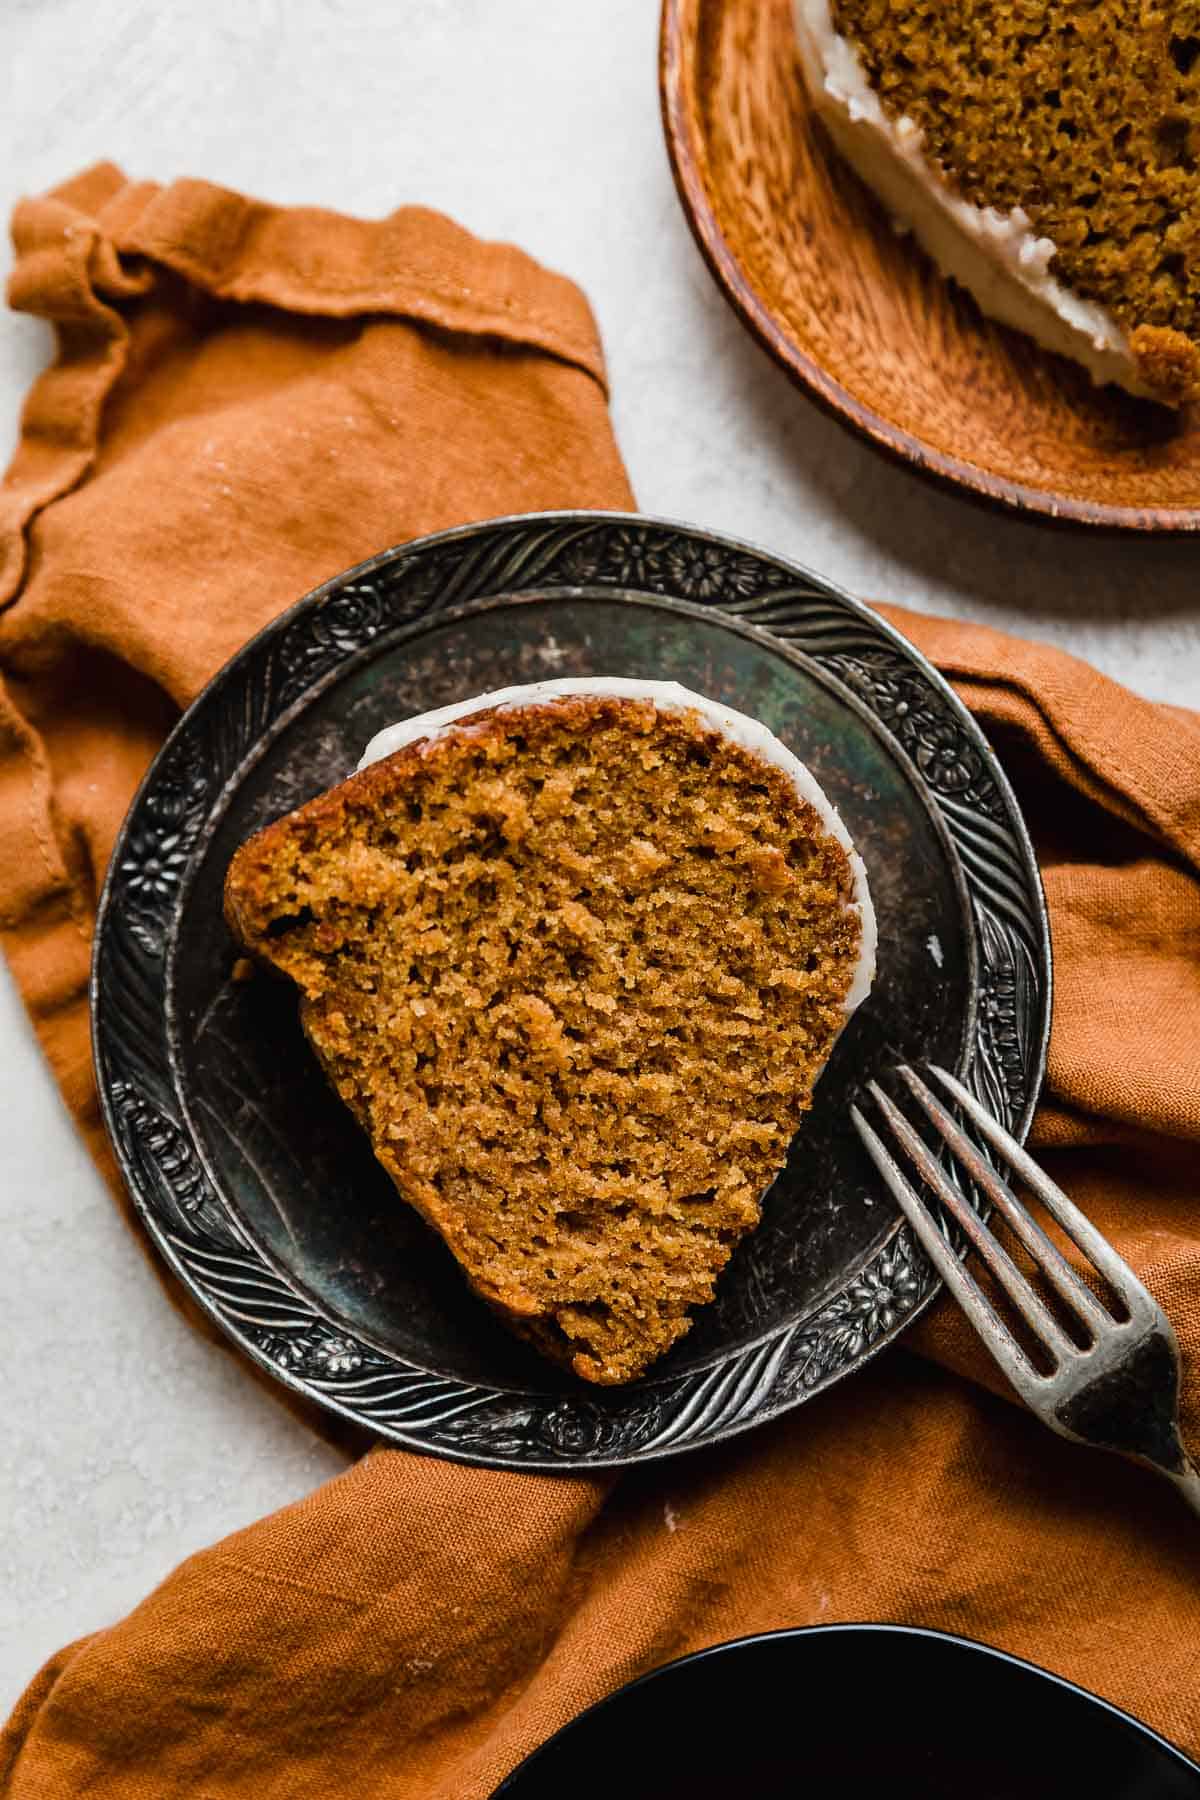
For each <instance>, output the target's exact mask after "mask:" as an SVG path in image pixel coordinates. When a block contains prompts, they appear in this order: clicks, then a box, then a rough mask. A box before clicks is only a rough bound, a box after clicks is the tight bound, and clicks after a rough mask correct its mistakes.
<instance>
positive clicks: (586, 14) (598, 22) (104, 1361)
mask: <svg viewBox="0 0 1200 1800" xmlns="http://www.w3.org/2000/svg"><path fill="white" fill-rule="evenodd" d="M656 13H657V7H656V5H655V0H602V4H601V5H598V6H597V5H587V4H585V0H557V3H556V4H548V3H547V0H398V3H397V0H340V3H339V0H158V3H157V4H156V5H154V6H148V5H146V4H145V0H2V3H0V182H2V183H3V192H0V206H2V207H3V208H4V209H5V210H6V211H7V209H8V208H9V207H10V206H11V203H12V202H13V201H14V200H15V199H16V198H17V196H18V195H19V194H21V193H25V192H34V191H37V190H39V189H41V188H43V187H46V186H49V185H51V184H52V183H55V182H57V181H60V180H62V179H64V178H65V177H66V176H68V175H70V174H72V173H74V172H75V171H76V170H78V169H79V168H81V167H83V166H84V165H85V164H87V163H89V162H93V161H95V160H97V159H99V158H100V157H111V158H113V159H114V160H115V161H117V162H119V163H121V164H122V165H123V166H124V168H125V169H126V171H127V173H129V174H130V175H134V176H139V177H152V178H156V179H159V180H167V179H170V178H171V177H173V176H176V175H199V176H206V177H208V178H209V179H211V180H214V181H218V182H225V183H228V184H230V185H232V186H236V187H239V188H242V189H244V190H247V191H249V192H252V193H255V194H258V195H261V196H263V197H264V198H268V199H271V200H275V201H284V202H312V203H318V204H322V205H326V206H331V207H340V208H343V209H345V210H347V211H350V212H356V213H362V214H367V215H372V214H380V213H385V212H388V211H390V210H391V209H392V208H393V207H395V206H397V205H400V204H402V203H403V202H406V201H418V202H421V203H423V204H425V205H429V206H435V207H440V208H443V209H444V210H445V211H447V212H449V213H451V214H452V215H453V216H454V217H455V218H456V219H458V220H459V221H460V222H461V223H462V224H464V225H466V226H468V227H470V228H471V229H472V230H474V231H476V232H478V233H480V234H481V235H483V236H487V237H500V238H510V239H513V240H515V241H516V242H517V243H519V244H521V245H523V246H524V247H525V248H526V249H528V250H530V251H531V252H532V253H533V254H534V255H536V256H538V257H540V258H541V259H542V260H544V261H546V262H548V263H550V264H551V265H553V266H554V267H556V268H558V269H561V270H563V271H564V272H565V273H566V274H569V275H571V276H573V277H574V278H575V279H576V280H577V281H579V282H581V283H582V284H583V285H584V287H585V288H586V289H587V291H588V293H589V294H590V296H591V299H592V303H593V305H594V307H595V309H596V311H597V314H598V315H599V319H600V324H601V328H602V330H603V333H604V338H605V343H606V346H607V351H608V357H609V364H610V369H611V373H612V379H613V393H614V409H615V415H616V423H617V429H618V434H619V437H620V441H621V444H622V447H623V449H624V452H625V456H626V459H627V461H628V464H629V468H630V472H631V475H632V478H633V483H634V487H635V489H636V491H637V493H638V496H639V499H640V502H641V504H642V506H643V507H644V508H645V509H646V510H647V511H649V512H656V513H660V514H664V515H667V516H670V517H675V518H680V519H686V520H690V521H694V522H696V523H698V524H701V525H704V526H709V527H713V528H716V529H724V530H728V531H731V532H734V533H737V534H739V535H741V536H743V537H748V538H751V539H755V540H757V541H759V542H761V543H763V544H764V545H767V546H769V547H771V548H772V549H776V550H779V551H782V552H785V553H786V554H789V555H791V556H794V557H796V558H798V559H799V560H801V561H802V562H805V563H808V564H809V565H811V567H812V568H814V569H816V570H818V571H820V572H821V573H823V574H826V575H830V576H832V577H834V578H835V579H836V580H838V581H840V582H842V583H843V584H845V585H846V586H848V587H850V588H853V589H854V590H856V591H857V592H859V593H862V594H866V595H877V596H883V597H887V598H890V599H895V600H898V601H904V602H907V604H909V605H911V606H915V607H919V608H922V609H924V610H926V611H943V612H948V613H957V614H960V615H965V616H968V617H971V618H977V619H983V620H987V621H988V622H989V623H993V624H997V625H1001V626H1006V627H1009V628H1012V629H1014V630H1017V631H1021V632H1024V633H1026V634H1027V635H1030V636H1034V637H1042V638H1047V639H1051V640H1053V641H1054V642H1056V643H1059V644H1062V645H1064V646H1065V647H1067V648H1068V649H1070V650H1073V651H1075V652H1076V653H1077V654H1079V655H1081V656H1085V657H1088V658H1090V659H1091V660H1092V661H1094V662H1096V663H1098V664H1100V666H1101V667H1102V668H1104V669H1106V670H1108V671H1109V672H1110V673H1111V674H1113V675H1115V676H1117V677H1119V678H1120V679H1122V680H1124V681H1127V682H1129V683H1130V684H1131V685H1132V686H1134V687H1135V688H1138V689H1140V690H1141V691H1142V692H1143V693H1146V694H1149V695H1152V696H1155V697H1157V698H1163V699H1173V700H1176V701H1179V702H1184V703H1188V702H1190V703H1192V704H1196V705H1200V582H1198V579H1197V577H1198V575H1200V543H1192V544H1188V543H1181V544H1169V543H1136V542H1133V541H1129V540H1119V539H1118V540H1113V539H1108V540H1105V539H1101V538H1097V537H1082V536H1059V535H1052V534H1050V533H1048V532H1047V531H1046V530H1045V529H1044V528H1041V527H1034V526H1026V525H1019V524H1016V523H1014V522H1013V521H1011V520H1009V519H1006V518H1001V517H995V516H992V515H991V514H988V513H984V512H981V511H977V510H976V509H975V508H974V507H971V506H968V505H966V504H965V503H963V502H961V501H958V500H956V499H953V498H950V497H949V496H948V495H945V494H943V493H941V492H940V491H934V490H932V489H930V488H927V487H925V486H924V485H921V484H919V483H918V482H916V481H915V480H914V479H913V478H912V477H910V476H909V475H907V474H906V473H904V472H903V471H901V470H899V469H895V468H893V467H892V466H891V465H890V464H887V463H884V462H882V461H880V460H879V459H878V458H877V457H876V456H874V455H873V454H872V453H871V452H870V451H869V450H867V449H866V448H865V447H864V446H863V445H861V444H860V443H859V442H858V441H857V440H856V439H853V438H851V437H849V436H848V435H847V434H846V433H845V432H843V431H842V429H841V428H840V427H838V426H836V425H834V424H832V423H831V422H829V421H828V420H826V419H825V418H824V417H822V416H821V415H820V414H819V413H817V412H816V411H815V410H814V408H813V407H811V406H810V405H808V404H807V403H806V402H805V401H804V400H802V399H801V398H799V396H798V395H797V394H796V393H795V392H794V391H793V390H792V389H791V388H790V387H789V385H788V384H787V382H786V381H785V380H784V378H783V376H782V375H781V374H779V373H778V372H777V371H776V370H775V369H774V368H773V366H772V365H770V364H769V363H768V362H767V360H766V358H765V357H764V356H763V355H762V354H761V353H760V352H759V351H758V350H757V349H756V348H755V347H754V346H753V345H752V344H750V343H749V342H748V341H747V340H746V339H745V338H744V337H743V335H742V333H741V330H740V327H739V326H738V325H737V324H736V323H735V322H734V320H733V318H732V317H731V315H729V314H728V313H727V312H726V310H725V307H724V303H723V302H722V301H721V300H720V299H719V297H718V296H717V294H716V292H715V290H714V288H713V286H712V284H711V282H710V280H709V277H708V275H707V273H706V271H705V269H704V267H703V266H702V264H701V262H700V258H699V256H698V254H697V253H696V251H695V250H694V248H693V246H692V242H691V239H690V237H689V235H688V232H687V228H686V226H685V224H684V223H683V220H682V217H681V215H680V213H679V210H678V207H677V204H676V200H675V194H674V190H673V188H672V185H671V180H670V176H669V173H668V169H667V164H666V157H665V153H664V150H663V146H662V138H661V132H660V128H659V121H658V107H657V98H656V30H657V19H656ZM47 349H48V339H47V336H46V334H45V333H44V332H43V331H42V329H41V328H40V327H39V326H38V325H36V324H35V323H34V322H32V321H29V320H25V319H18V318H16V317H13V316H5V317H0V438H2V439H3V440H4V442H3V445H2V446H0V448H2V450H3V453H4V454H5V455H7V452H8V448H9V445H10V443H11V441H12V438H13V437H14V436H15V431H16V422H17V416H18V411H19V408H20V404H21V398H22V395H23V393H24V391H25V389H26V387H27V386H28V384H29V382H30V380H31V378H32V377H33V375H34V374H35V373H36V371H37V369H38V368H39V367H40V366H41V364H42V362H43V360H44V358H45V356H46V354H47ZM0 1055H2V1057H3V1065H2V1067H3V1079H0V1214H2V1217H0V1246H2V1249H0V1366H2V1367H3V1370H4V1393H5V1421H4V1432H3V1450H2V1451H0V1711H3V1710H5V1709H6V1706H7V1703H8V1702H10V1701H11V1700H13V1699H15V1698H16V1695H17V1693H18V1692H19V1690H20V1688H21V1686H22V1685H23V1684H24V1682H25V1681H26V1680H27V1678H28V1677H29V1676H30V1675H31V1674H32V1673H33V1671H34V1669H35V1667H36V1666H37V1664H38V1663H39V1662H40V1661H41V1660H42V1659H43V1657H44V1656H45V1655H47V1654H48V1653H49V1652H50V1651H52V1650H53V1649H54V1648H56V1647H57V1645H58V1644H59V1643H61V1642H63V1641H65V1640H67V1639H69V1638H71V1637H72V1636H75V1635H78V1634H79V1633H81V1632H84V1631H87V1630H90V1629H92V1628H94V1627H96V1626H98V1625H103V1624H105V1623H108V1622H110V1621H111V1620H113V1619H115V1618H116V1617H118V1616H119V1615H120V1614H121V1613H122V1612H123V1611H125V1610H126V1609H127V1608H128V1607H129V1606H131V1605H132V1604H133V1603H134V1602H135V1601H136V1600H137V1599H139V1598H140V1596H141V1595H142V1594H143V1593H144V1592H145V1590H146V1589H147V1588H148V1587H149V1586H150V1585H151V1584H152V1583H153V1582H155V1581H156V1580H157V1579H158V1578H159V1577H160V1576H162V1575H163V1574H165V1573H166V1572H167V1570H168V1569H169V1568H170V1567H171V1566H172V1565H173V1564H174V1563H175V1562H177V1561H178V1560H179V1559H180V1558H181V1557H182V1556H184V1555H186V1554H187V1553H188V1552H189V1551H191V1550H194V1549H197V1548H199V1547H200V1546H201V1545H203V1544H206V1543H208V1542H210V1541H211V1540H212V1539H213V1538H215V1537H217V1536H219V1535H220V1534H222V1533H223V1532H226V1531H229V1530H231V1529H233V1528H234V1527H236V1526H239V1525H242V1524H244V1523H246V1522H248V1521H249V1520H251V1519H253V1518H255V1517H256V1516H258V1515H259V1514H261V1513H263V1512H265V1511H267V1510H268V1509H270V1508H272V1507H274V1506H277V1505H280V1504H281V1503H283V1502H285V1501H287V1500H289V1499H291V1498H293V1497H294V1496H297V1495H299V1494H301V1493H304V1492H305V1491H307V1490H308V1489H309V1488H310V1487H312V1486H313V1485H314V1484H315V1483H317V1482H318V1481H319V1480H321V1479H322V1478H323V1477H324V1476H326V1475H328V1474H330V1473H332V1472H334V1470H335V1469H336V1468H337V1467H338V1466H339V1459H338V1458H337V1457H336V1456H335V1454H334V1453H333V1452H332V1451H330V1450H329V1449H327V1448H325V1447H324V1446H322V1445H321V1444H320V1443H319V1442H317V1441H316V1440H314V1439H313V1438H312V1437H311V1435H310V1434H309V1433H307V1432H306V1431H305V1430H303V1429H302V1427H301V1426H300V1425H299V1424H297V1423H296V1422H295V1421H294V1420H293V1419H292V1418H291V1417H290V1416H289V1415H288V1414H287V1413H285V1412H284V1411H283V1409H282V1408H281V1407H279V1406H276V1405H275V1404H274V1403H273V1401H272V1400H271V1399H270V1397H269V1396H267V1395H266V1394H264V1393H263V1392H262V1391H261V1390H260V1389H259V1388H258V1387H257V1386H256V1385H255V1384H254V1383H253V1382H251V1381H250V1380H248V1379H247V1378H245V1377H244V1376H243V1373H242V1371H241V1369H240V1368H239V1367H238V1365H237V1363H236V1362H235V1361H234V1360H233V1358H232V1357H230V1356H227V1355H225V1354H224V1353H223V1352H222V1351H220V1350H217V1349H214V1348H212V1347H210V1346H209V1345H207V1344H205V1343H202V1342H200V1341H199V1340H198V1339H197V1338H196V1337H195V1336H194V1335H193V1334H192V1333H191V1332H190V1331H189V1329H188V1328H187V1327H186V1326H185V1325H184V1324H183V1323H182V1322H181V1320H180V1319H179V1318H178V1317H177V1316H176V1314H175V1313H174V1312H173V1311H172V1309H171V1307H170V1305H169V1304H168V1302H167V1301H166V1299H165V1298H164V1297H163V1295H162V1294H161V1292H160V1291H159V1288H158V1286H157V1284H156V1282H155V1281H154V1280H153V1279H152V1277H151V1275H150V1273H149V1272H148V1270H147V1268H146V1266H145V1262H144V1257H143V1252H142V1250H141V1248H140V1247H139V1246H138V1245H136V1244H134V1243H133V1242H132V1241H131V1240H130V1238H129V1236H128V1234H127V1233H126V1231H125V1228H124V1227H123V1226H122V1225H121V1223H120V1221H119V1220H118V1218H117V1217H116V1214H115V1212H114V1209H113V1207H112V1205H111V1202H110V1201H109V1199H108V1196H107V1194H106V1193H105V1191H104V1189H103V1187H102V1185H101V1183H100V1180H99V1178H98V1177H97V1175H96V1174H95V1173H94V1171H93V1169H92V1167H91V1164H90V1163H89V1161H88V1159H87V1157H86V1156H85V1155H84V1153H83V1151H82V1149H81V1148H80V1146H79V1144H78V1143H77V1142H76V1140H75V1137H74V1135H73V1132H72V1129H71V1127H70V1125H69V1123H68V1121H67V1119H66V1116H65V1114H64V1113H63V1111H62V1109H61V1107H60V1105H59V1102H58V1099H57V1095H56V1093H55V1091H54V1088H53V1086H52V1084H51V1082H50V1080H49V1077H48V1076H47V1074H46V1071H45V1070H44V1068H43V1066H42V1064H41V1061H40V1058H39V1055H38V1052H37V1050H36V1048H35V1046H34V1043H33V1041H32V1038H31V1036H30V1034H29V1031H28V1029H27V1027H26V1024H25V1021H24V1017H23V1015H22V1013H21V1010H20V1007H19V1005H18V1003H17V1001H16V998H15V996H14V995H13V993H12V990H11V987H10V986H9V984H8V981H7V977H6V976H3V975H0Z"/></svg>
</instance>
